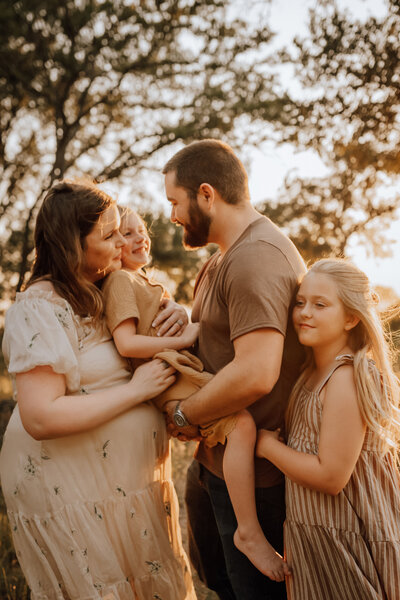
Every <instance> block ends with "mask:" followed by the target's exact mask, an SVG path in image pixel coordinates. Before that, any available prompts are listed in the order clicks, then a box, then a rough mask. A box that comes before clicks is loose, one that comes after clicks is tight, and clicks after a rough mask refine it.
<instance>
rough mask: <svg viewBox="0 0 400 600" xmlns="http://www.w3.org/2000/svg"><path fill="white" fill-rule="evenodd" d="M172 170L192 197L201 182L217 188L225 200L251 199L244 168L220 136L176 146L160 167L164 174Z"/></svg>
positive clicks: (180, 184)
mask: <svg viewBox="0 0 400 600" xmlns="http://www.w3.org/2000/svg"><path fill="white" fill-rule="evenodd" d="M171 171H174V172H175V182H176V185H178V186H180V187H183V188H185V189H186V191H187V192H188V194H189V197H190V198H192V199H195V198H196V196H197V193H198V191H199V187H200V185H201V184H202V183H208V184H209V185H211V186H212V187H213V188H215V189H216V190H217V192H218V193H219V195H220V196H221V198H222V199H223V200H224V201H225V202H227V203H228V204H240V203H242V202H247V201H249V199H250V196H249V187H248V181H247V173H246V170H245V168H244V166H243V164H242V163H241V161H240V160H239V159H238V157H237V156H236V155H235V153H234V152H233V150H232V148H231V147H230V146H228V144H225V143H224V142H221V141H219V140H211V139H206V140H200V141H198V142H192V143H191V144H189V145H188V146H185V148H182V150H179V152H177V153H176V154H175V155H174V156H173V157H172V158H170V160H169V161H168V162H167V164H166V165H165V167H164V168H163V173H164V175H165V174H167V173H170V172H171Z"/></svg>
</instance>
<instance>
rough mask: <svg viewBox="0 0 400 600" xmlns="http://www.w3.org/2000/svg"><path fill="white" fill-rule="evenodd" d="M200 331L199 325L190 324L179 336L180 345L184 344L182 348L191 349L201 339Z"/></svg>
mask: <svg viewBox="0 0 400 600" xmlns="http://www.w3.org/2000/svg"><path fill="white" fill-rule="evenodd" d="M199 330H200V325H199V323H189V325H186V327H185V330H184V331H183V333H182V334H181V335H180V336H179V343H181V342H182V346H181V347H182V348H189V347H190V346H192V345H193V344H194V343H195V341H196V340H197V338H198V337H199Z"/></svg>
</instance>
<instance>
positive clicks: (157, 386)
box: [128, 358, 175, 404]
mask: <svg viewBox="0 0 400 600" xmlns="http://www.w3.org/2000/svg"><path fill="white" fill-rule="evenodd" d="M174 373H175V369H174V368H173V367H171V366H170V365H167V364H166V363H165V362H164V361H163V360H160V359H159V358H156V359H154V360H152V361H151V362H148V363H145V364H144V365H140V367H138V368H137V369H136V371H135V372H134V374H133V377H132V379H131V381H130V383H129V384H128V385H130V386H132V391H133V392H134V394H135V396H136V397H137V396H138V395H140V396H141V397H142V401H143V402H144V401H145V400H150V399H151V398H154V397H155V396H158V394H161V392H163V391H164V390H166V389H167V388H168V387H169V386H170V385H172V384H173V383H174V382H175V375H174ZM135 404H137V402H135Z"/></svg>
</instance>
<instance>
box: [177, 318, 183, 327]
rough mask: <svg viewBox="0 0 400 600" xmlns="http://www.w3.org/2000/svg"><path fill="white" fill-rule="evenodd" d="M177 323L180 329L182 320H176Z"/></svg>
mask: <svg viewBox="0 0 400 600" xmlns="http://www.w3.org/2000/svg"><path fill="white" fill-rule="evenodd" d="M177 323H178V325H179V327H182V325H183V321H182V319H178V320H177Z"/></svg>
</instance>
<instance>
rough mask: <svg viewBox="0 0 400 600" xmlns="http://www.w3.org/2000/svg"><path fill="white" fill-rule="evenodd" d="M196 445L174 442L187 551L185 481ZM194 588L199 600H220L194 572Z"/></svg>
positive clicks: (180, 518)
mask: <svg viewBox="0 0 400 600" xmlns="http://www.w3.org/2000/svg"><path fill="white" fill-rule="evenodd" d="M194 447H195V444H194V443H191V442H188V443H184V442H178V441H176V440H175V439H173V440H172V477H173V480H174V483H175V488H176V492H177V495H178V499H179V508H180V511H179V522H180V525H181V530H182V540H183V545H184V547H185V549H186V552H187V551H188V550H187V528H186V510H185V502H184V495H185V481H186V470H187V468H188V466H189V465H190V463H191V461H192V457H193V451H194ZM192 574H193V581H194V587H195V590H196V594H197V598H198V600H218V596H217V594H215V593H214V592H212V591H211V590H209V589H208V588H206V587H205V585H203V583H202V582H201V581H200V579H199V578H198V576H197V573H196V572H195V571H194V569H193V570H192Z"/></svg>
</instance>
